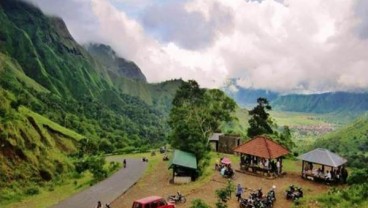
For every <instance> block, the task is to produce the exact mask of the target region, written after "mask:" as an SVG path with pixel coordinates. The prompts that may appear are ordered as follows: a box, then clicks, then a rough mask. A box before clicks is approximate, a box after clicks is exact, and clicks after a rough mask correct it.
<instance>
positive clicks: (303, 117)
mask: <svg viewBox="0 0 368 208" xmlns="http://www.w3.org/2000/svg"><path fill="white" fill-rule="evenodd" d="M270 114H271V117H272V118H273V119H274V120H275V121H276V123H277V125H279V126H289V127H292V126H302V125H303V126H308V125H322V124H328V123H327V122H326V121H324V120H323V119H322V117H321V115H318V114H313V113H300V112H285V111H270Z"/></svg>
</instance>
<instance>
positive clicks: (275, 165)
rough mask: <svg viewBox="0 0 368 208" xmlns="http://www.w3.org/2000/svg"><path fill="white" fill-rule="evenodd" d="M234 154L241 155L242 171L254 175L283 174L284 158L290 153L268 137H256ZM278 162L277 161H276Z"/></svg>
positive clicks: (235, 150)
mask: <svg viewBox="0 0 368 208" xmlns="http://www.w3.org/2000/svg"><path fill="white" fill-rule="evenodd" d="M234 152H236V153H239V154H240V171H247V172H252V173H257V172H261V173H267V175H269V174H270V173H274V174H275V175H279V174H281V173H282V156H284V155H287V154H289V151H288V150H287V149H286V148H284V147H283V146H281V145H279V144H278V143H276V142H274V141H272V140H270V139H269V138H268V137H266V136H256V137H254V138H253V139H251V140H249V141H248V142H246V143H243V144H242V145H240V146H238V147H236V148H235V149H234ZM275 160H276V161H275Z"/></svg>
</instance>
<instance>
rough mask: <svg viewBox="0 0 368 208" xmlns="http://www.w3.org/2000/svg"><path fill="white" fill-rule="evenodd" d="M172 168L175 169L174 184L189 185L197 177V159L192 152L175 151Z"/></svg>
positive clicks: (170, 165)
mask: <svg viewBox="0 0 368 208" xmlns="http://www.w3.org/2000/svg"><path fill="white" fill-rule="evenodd" d="M170 168H172V169H173V181H174V183H189V182H190V181H192V180H194V179H195V178H196V177H197V158H196V156H195V155H194V154H192V153H190V152H185V151H181V150H175V151H174V155H173V158H172V160H171V161H170V164H169V169H170Z"/></svg>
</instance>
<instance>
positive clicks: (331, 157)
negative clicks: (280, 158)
mask: <svg viewBox="0 0 368 208" xmlns="http://www.w3.org/2000/svg"><path fill="white" fill-rule="evenodd" d="M298 159H300V160H304V161H307V162H312V163H318V164H321V165H328V166H332V167H339V166H340V165H343V164H345V163H346V162H347V160H346V159H345V158H342V157H340V156H339V155H337V154H335V153H332V152H330V151H329V150H327V149H323V148H317V149H315V150H312V151H310V152H307V153H305V154H303V155H300V156H299V157H298Z"/></svg>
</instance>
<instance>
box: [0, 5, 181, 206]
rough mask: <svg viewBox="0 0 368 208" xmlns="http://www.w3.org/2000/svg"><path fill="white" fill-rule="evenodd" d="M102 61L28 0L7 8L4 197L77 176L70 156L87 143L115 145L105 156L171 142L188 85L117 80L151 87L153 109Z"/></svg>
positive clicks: (3, 30) (0, 73)
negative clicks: (180, 90) (170, 122)
mask: <svg viewBox="0 0 368 208" xmlns="http://www.w3.org/2000/svg"><path fill="white" fill-rule="evenodd" d="M116 59H119V58H116ZM119 60H120V59H119ZM101 62H102V61H101V60H97V59H96V58H95V57H93V56H92V55H90V53H89V52H87V51H86V50H85V48H83V47H82V46H80V45H79V44H78V43H76V42H75V41H74V39H73V37H72V36H71V35H70V33H69V32H68V30H67V28H66V26H65V24H64V22H63V21H62V20H61V19H59V18H57V17H48V16H45V15H44V14H43V13H42V12H41V11H40V10H39V9H37V8H35V7H34V6H32V5H30V4H27V3H24V2H22V1H18V0H1V1H0V149H1V151H0V190H1V191H3V190H5V189H3V187H9V186H10V187H11V186H12V184H13V183H14V181H17V183H19V184H21V186H23V185H24V184H26V183H27V184H30V183H38V182H42V181H44V180H52V179H53V178H54V177H55V176H58V175H62V174H66V173H67V172H68V171H69V170H73V169H74V167H73V163H72V159H71V158H70V157H69V155H70V154H74V153H75V152H76V151H78V150H79V149H80V147H81V143H80V142H79V140H80V139H81V138H86V139H87V140H88V141H93V143H94V144H96V148H100V147H102V146H104V147H106V146H108V148H104V149H102V148H101V149H99V151H104V152H106V153H108V152H112V151H118V150H121V151H124V150H125V149H129V148H130V149H133V150H144V149H148V148H151V147H152V146H155V145H160V143H162V142H164V139H165V134H166V132H167V125H166V115H165V113H167V112H168V109H169V108H170V106H171V100H170V99H172V96H173V95H174V94H175V89H177V88H175V86H179V85H180V83H181V82H182V81H181V80H173V81H168V82H165V83H162V84H150V85H148V84H147V83H146V82H145V80H135V79H131V77H130V78H129V77H123V75H124V74H119V76H116V77H120V78H121V79H123V78H124V79H125V80H129V82H131V83H138V84H139V85H142V86H144V89H147V94H148V95H149V96H147V97H149V98H150V99H151V103H152V104H148V103H147V102H145V101H142V100H141V99H139V97H136V96H132V95H130V94H127V93H124V91H123V90H122V88H123V86H118V85H117V83H118V82H117V81H116V80H113V79H112V77H114V76H112V74H113V73H112V71H111V70H117V71H116V73H119V70H120V68H119V69H118V68H115V69H111V68H108V67H107V66H106V63H101ZM119 63H123V62H119ZM124 65H130V66H133V65H134V64H132V63H131V62H129V61H126V62H124ZM133 68H134V67H133ZM135 69H136V70H137V71H138V68H135ZM114 75H115V74H114ZM124 76H125V75H124ZM141 79H143V77H141ZM147 86H150V87H147ZM1 191H0V192H1ZM1 195H2V193H0V196H1ZM0 201H2V199H0Z"/></svg>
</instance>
